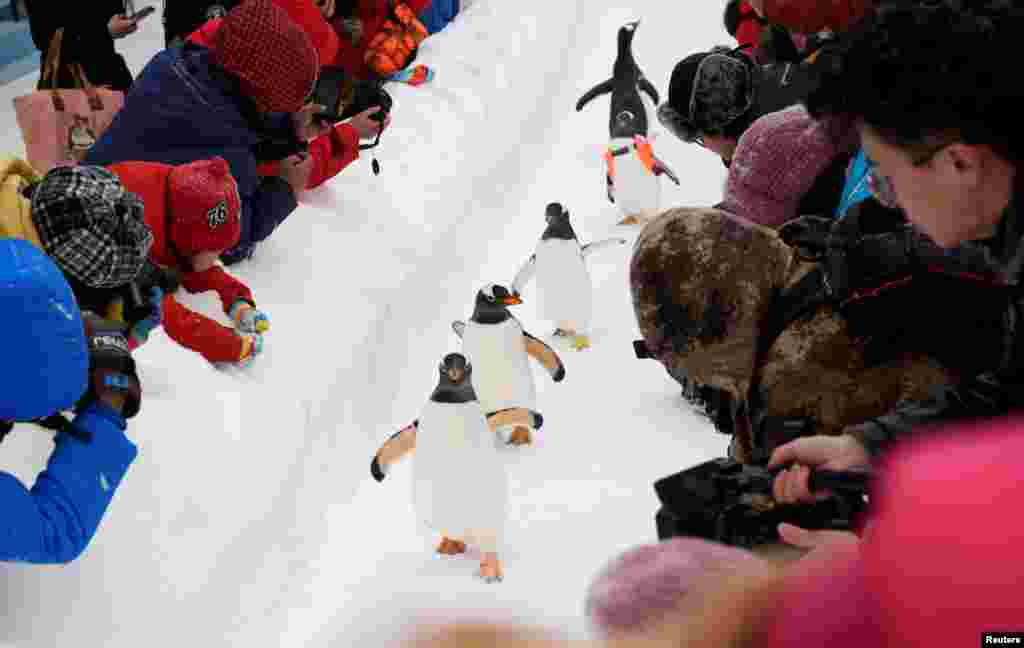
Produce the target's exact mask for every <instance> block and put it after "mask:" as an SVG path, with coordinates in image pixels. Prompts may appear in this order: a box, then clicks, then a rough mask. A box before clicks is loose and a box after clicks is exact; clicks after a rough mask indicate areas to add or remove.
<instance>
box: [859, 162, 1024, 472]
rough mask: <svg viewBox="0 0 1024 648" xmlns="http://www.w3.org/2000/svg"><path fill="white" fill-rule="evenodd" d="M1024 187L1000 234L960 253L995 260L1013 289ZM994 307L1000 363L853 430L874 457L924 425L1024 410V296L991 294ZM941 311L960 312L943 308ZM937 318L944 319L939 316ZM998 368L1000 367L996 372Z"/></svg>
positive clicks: (965, 340) (962, 340) (1020, 252)
mask: <svg viewBox="0 0 1024 648" xmlns="http://www.w3.org/2000/svg"><path fill="white" fill-rule="evenodd" d="M1022 201H1024V181H1021V180H1018V181H1017V183H1016V187H1015V189H1014V193H1013V197H1012V199H1011V201H1010V204H1009V205H1008V206H1007V207H1006V209H1005V211H1004V213H1003V217H1002V220H1001V221H1000V224H999V228H998V231H997V233H996V235H995V236H993V237H992V238H989V239H985V240H980V241H972V242H970V243H967V244H965V245H963V246H961V248H960V255H964V254H970V253H972V252H978V251H980V252H982V253H984V254H985V255H986V256H987V258H988V259H991V262H992V267H993V268H994V269H996V270H997V271H998V272H999V273H1000V274H1001V275H1002V278H1003V279H1004V280H1005V281H1006V282H1008V283H1009V284H1011V285H1019V284H1020V282H1021V278H1022V268H1024V221H1022V218H1024V214H1022V213H1021V209H1022V207H1021V204H1022ZM991 299H992V300H993V301H992V302H991V303H993V304H994V308H995V309H996V310H999V311H1002V312H1003V316H1002V318H1001V322H1000V323H999V327H1001V328H1002V333H1001V336H999V337H998V339H1001V340H1002V343H1001V348H1002V352H1001V354H1000V355H1002V358H1001V359H999V360H995V361H993V362H992V366H991V368H990V369H988V370H986V371H983V372H981V373H977V374H976V375H970V376H964V377H963V379H962V380H960V381H959V382H958V383H956V384H947V385H939V386H937V387H936V389H935V390H934V391H933V393H932V394H931V397H930V398H929V399H928V400H926V401H917V402H913V401H912V402H907V403H905V404H903V405H902V406H900V407H897V408H896V409H894V410H893V411H892V412H890V413H889V414H886V415H885V416H881V417H878V418H876V419H873V420H871V421H868V422H866V423H863V424H860V425H857V426H854V427H851V428H849V429H848V430H847V431H848V432H849V433H851V434H852V435H853V436H855V437H856V438H858V439H859V440H860V441H861V443H862V444H863V445H864V446H865V447H866V448H867V449H868V451H869V452H871V453H872V454H878V453H880V452H882V451H883V450H884V449H886V448H887V447H888V446H889V445H890V444H891V443H892V442H893V441H896V440H899V439H903V438H906V437H909V436H911V435H913V434H914V432H915V431H916V430H918V429H919V428H920V427H921V426H923V425H928V424H934V423H939V422H943V421H947V420H951V419H973V418H991V417H997V416H1003V415H1005V414H1007V413H1008V412H1011V411H1016V410H1020V409H1024V352H1022V346H1024V345H1022V339H1021V336H1022V335H1024V328H1022V326H1021V325H1020V324H1019V323H1020V322H1024V296H1022V295H1016V296H1012V297H1009V298H1008V297H1007V296H1005V295H1002V294H992V295H991ZM936 307H937V308H941V310H940V312H941V311H944V310H947V309H954V308H957V305H956V304H942V305H941V307H940V306H939V305H937V306H936ZM937 317H942V315H938V314H937ZM977 334H978V333H977V331H962V332H959V334H957V333H953V334H951V337H952V338H953V339H950V341H949V343H950V345H969V346H970V347H974V344H972V339H971V338H972V336H975V335H977ZM997 365H998V366H997Z"/></svg>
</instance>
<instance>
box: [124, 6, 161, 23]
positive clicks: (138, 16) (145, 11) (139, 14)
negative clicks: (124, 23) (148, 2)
mask: <svg viewBox="0 0 1024 648" xmlns="http://www.w3.org/2000/svg"><path fill="white" fill-rule="evenodd" d="M154 11H156V9H155V8H154V7H152V6H149V7H143V8H142V9H139V10H138V11H136V12H135V13H133V14H132V15H130V16H128V20H135V21H139V20H142V19H143V18H145V17H146V16H148V15H149V14H151V13H153V12H154Z"/></svg>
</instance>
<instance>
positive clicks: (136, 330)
mask: <svg viewBox="0 0 1024 648" xmlns="http://www.w3.org/2000/svg"><path fill="white" fill-rule="evenodd" d="M148 301H149V304H150V306H152V311H151V312H150V314H149V316H148V317H146V318H144V319H141V320H139V321H137V322H135V324H133V325H132V328H131V330H130V331H129V332H128V342H129V344H130V346H131V348H133V349H135V348H137V347H140V346H142V345H143V344H145V343H146V340H148V339H149V334H150V333H152V332H153V329H155V328H156V327H158V326H160V323H161V322H162V321H163V317H164V309H163V301H164V291H163V290H161V289H160V288H157V287H153V288H152V289H150V291H149V300H148Z"/></svg>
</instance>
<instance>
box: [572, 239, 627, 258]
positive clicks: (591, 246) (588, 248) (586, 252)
mask: <svg viewBox="0 0 1024 648" xmlns="http://www.w3.org/2000/svg"><path fill="white" fill-rule="evenodd" d="M627 242H628V241H626V239H624V238H608V239H605V240H603V241H597V242H595V243H587V244H586V245H584V246H583V258H584V259H586V258H587V257H588V256H590V255H591V254H593V253H594V252H595V251H596V250H600V249H601V248H605V247H609V246H611V245H625V244H626V243H627Z"/></svg>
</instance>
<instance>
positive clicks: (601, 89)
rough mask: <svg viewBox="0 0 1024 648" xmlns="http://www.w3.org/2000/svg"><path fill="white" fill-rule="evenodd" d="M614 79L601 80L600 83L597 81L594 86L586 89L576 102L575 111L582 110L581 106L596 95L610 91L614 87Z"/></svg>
mask: <svg viewBox="0 0 1024 648" xmlns="http://www.w3.org/2000/svg"><path fill="white" fill-rule="evenodd" d="M614 81H615V80H614V79H608V80H607V81H603V82H601V83H598V84H597V85H596V86H594V87H593V88H591V89H590V90H587V92H586V94H584V95H583V96H582V97H580V100H579V101H577V102H576V112H579V111H581V110H583V107H584V106H586V105H587V104H588V103H590V101H591V100H592V99H593V98H594V97H597V96H600V95H603V94H607V93H609V92H611V91H612V89H613V88H614V87H615V86H614Z"/></svg>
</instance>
